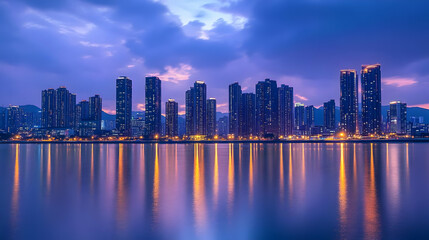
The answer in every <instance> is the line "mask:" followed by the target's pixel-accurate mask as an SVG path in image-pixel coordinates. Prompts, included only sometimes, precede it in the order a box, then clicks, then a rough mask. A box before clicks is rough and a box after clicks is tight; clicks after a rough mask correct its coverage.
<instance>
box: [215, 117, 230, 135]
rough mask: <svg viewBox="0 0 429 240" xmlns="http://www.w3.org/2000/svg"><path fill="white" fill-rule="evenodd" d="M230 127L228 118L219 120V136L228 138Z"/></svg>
mask: <svg viewBox="0 0 429 240" xmlns="http://www.w3.org/2000/svg"><path fill="white" fill-rule="evenodd" d="M228 127H229V121H228V116H223V117H221V118H219V121H217V134H218V135H219V136H224V137H225V136H226V135H228Z"/></svg>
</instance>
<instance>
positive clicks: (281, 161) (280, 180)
mask: <svg viewBox="0 0 429 240" xmlns="http://www.w3.org/2000/svg"><path fill="white" fill-rule="evenodd" d="M279 175H280V178H279V188H280V189H279V190H280V201H281V202H283V198H284V188H285V186H284V167H283V143H281V144H280V166H279Z"/></svg>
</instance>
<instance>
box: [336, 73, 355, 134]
mask: <svg viewBox="0 0 429 240" xmlns="http://www.w3.org/2000/svg"><path fill="white" fill-rule="evenodd" d="M357 79H358V78H357V75H356V70H341V71H340V89H341V90H340V127H341V130H342V131H344V132H345V133H346V134H347V135H349V136H352V135H354V134H356V133H357V130H358V80H357Z"/></svg>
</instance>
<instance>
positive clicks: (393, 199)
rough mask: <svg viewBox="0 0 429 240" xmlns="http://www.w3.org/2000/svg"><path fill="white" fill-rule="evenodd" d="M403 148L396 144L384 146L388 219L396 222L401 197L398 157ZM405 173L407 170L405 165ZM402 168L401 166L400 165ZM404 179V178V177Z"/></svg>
mask: <svg viewBox="0 0 429 240" xmlns="http://www.w3.org/2000/svg"><path fill="white" fill-rule="evenodd" d="M401 150H403V147H402V146H401V145H398V144H390V148H389V144H386V155H387V156H386V162H387V163H388V164H389V165H388V166H389V167H386V191H387V201H388V206H389V207H388V209H389V214H390V216H389V219H390V220H391V221H392V222H396V221H397V220H398V219H397V218H398V210H399V205H400V204H399V201H400V197H401V192H400V191H401V189H400V187H401V186H400V184H401V183H400V181H401V161H400V156H401V155H402V154H403V152H402V154H401ZM404 165H405V169H404V170H405V171H406V170H407V167H406V163H405V164H404ZM402 166H403V165H402ZM405 179H406V176H405Z"/></svg>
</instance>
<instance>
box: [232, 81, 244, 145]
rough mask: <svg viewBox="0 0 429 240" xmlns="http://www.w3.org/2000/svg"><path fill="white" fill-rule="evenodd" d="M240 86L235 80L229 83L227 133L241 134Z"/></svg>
mask: <svg viewBox="0 0 429 240" xmlns="http://www.w3.org/2000/svg"><path fill="white" fill-rule="evenodd" d="M240 106H241V86H240V85H239V84H238V83H237V82H236V83H233V84H231V85H229V134H234V136H236V137H237V136H239V135H241V132H240V125H241V119H240V115H241V108H240Z"/></svg>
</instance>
